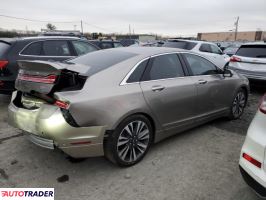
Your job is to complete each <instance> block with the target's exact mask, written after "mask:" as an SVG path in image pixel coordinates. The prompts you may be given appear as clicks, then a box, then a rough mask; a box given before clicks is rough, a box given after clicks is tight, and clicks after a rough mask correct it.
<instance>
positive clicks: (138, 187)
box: [0, 88, 265, 200]
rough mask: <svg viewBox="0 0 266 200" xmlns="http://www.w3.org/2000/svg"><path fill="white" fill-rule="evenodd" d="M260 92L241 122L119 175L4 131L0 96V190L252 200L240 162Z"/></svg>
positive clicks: (168, 143)
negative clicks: (36, 188)
mask: <svg viewBox="0 0 266 200" xmlns="http://www.w3.org/2000/svg"><path fill="white" fill-rule="evenodd" d="M263 90H265V89H259V88H253V89H252V92H251V95H250V99H249V103H248V107H247V109H246V111H245V114H244V115H243V116H242V118H241V119H239V120H235V121H227V120H226V119H219V120H216V121H214V122H211V123H208V124H206V125H203V126H201V127H198V128H195V129H193V130H190V131H186V132H184V133H182V134H179V135H177V136H174V137H171V138H170V139H167V140H165V141H163V142H161V143H159V144H156V145H154V146H153V148H152V149H151V150H150V152H149V153H148V154H147V156H146V158H145V159H144V160H143V161H142V162H141V163H139V164H138V165H136V166H133V167H131V168H123V169H121V168H118V167H116V166H114V165H112V164H111V163H109V162H108V161H106V160H105V159H104V158H90V159H86V160H82V161H79V162H74V161H73V160H69V159H67V158H66V156H65V155H64V154H62V153H61V152H59V151H49V150H46V149H42V148H39V147H37V146H35V145H33V144H31V143H30V142H28V141H27V140H26V139H25V138H24V137H23V136H22V135H21V133H20V131H18V130H16V129H14V128H11V127H9V126H8V125H7V123H6V121H7V105H8V101H9V97H7V96H0V187H54V188H55V193H56V199H62V200H68V199H69V200H70V199H71V200H72V199H75V200H79V199H98V200H100V199H107V200H109V199H110V200H111V199H112V200H113V199H114V200H118V199H121V200H126V199H137V200H142V199H153V200H161V199H165V200H179V199H180V200H192V199H193V200H194V199H197V200H201V199H204V200H205V199H210V200H216V199H221V200H227V199H231V200H238V199H239V200H256V199H258V198H257V197H256V195H255V194H254V193H253V191H251V189H250V188H249V187H248V186H247V185H246V184H245V183H244V181H243V180H242V177H241V175H240V173H239V169H238V159H239V152H240V149H241V146H242V144H243V142H244V139H245V135H246V131H247V128H248V126H249V123H250V122H251V120H252V118H253V116H254V114H255V112H256V109H257V106H258V102H259V98H260V97H261V96H262V94H263ZM64 175H65V176H64Z"/></svg>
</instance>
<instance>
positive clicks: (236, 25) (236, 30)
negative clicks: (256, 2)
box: [235, 17, 239, 41]
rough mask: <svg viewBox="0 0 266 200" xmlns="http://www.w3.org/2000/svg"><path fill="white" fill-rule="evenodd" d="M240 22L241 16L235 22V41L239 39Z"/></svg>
mask: <svg viewBox="0 0 266 200" xmlns="http://www.w3.org/2000/svg"><path fill="white" fill-rule="evenodd" d="M238 22H239V17H237V19H236V22H235V27H236V28H235V41H236V40H237V32H238Z"/></svg>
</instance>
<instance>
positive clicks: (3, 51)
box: [0, 42, 10, 56]
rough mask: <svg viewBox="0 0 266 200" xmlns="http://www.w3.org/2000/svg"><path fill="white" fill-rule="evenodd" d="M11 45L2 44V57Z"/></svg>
mask: <svg viewBox="0 0 266 200" xmlns="http://www.w3.org/2000/svg"><path fill="white" fill-rule="evenodd" d="M9 47H10V45H9V44H7V43H4V42H0V56H3V55H4V54H5V53H6V51H7V50H8V49H9Z"/></svg>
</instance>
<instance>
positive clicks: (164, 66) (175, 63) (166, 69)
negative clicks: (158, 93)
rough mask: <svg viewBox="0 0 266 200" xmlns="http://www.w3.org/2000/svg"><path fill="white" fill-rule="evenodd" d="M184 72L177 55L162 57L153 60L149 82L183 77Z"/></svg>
mask: <svg viewBox="0 0 266 200" xmlns="http://www.w3.org/2000/svg"><path fill="white" fill-rule="evenodd" d="M183 76H184V71H183V68H182V65H181V62H180V60H179V58H178V56H177V54H167V55H161V56H157V57H155V58H153V62H152V66H151V69H150V71H149V73H148V77H147V78H146V79H148V80H158V79H167V78H176V77H183Z"/></svg>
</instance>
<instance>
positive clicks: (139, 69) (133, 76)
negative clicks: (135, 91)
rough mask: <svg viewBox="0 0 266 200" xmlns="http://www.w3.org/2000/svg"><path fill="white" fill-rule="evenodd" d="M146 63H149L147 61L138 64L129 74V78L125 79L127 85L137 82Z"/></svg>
mask: <svg viewBox="0 0 266 200" xmlns="http://www.w3.org/2000/svg"><path fill="white" fill-rule="evenodd" d="M148 62H149V59H147V60H145V61H143V62H142V63H140V64H139V65H138V67H137V68H136V69H135V70H134V72H133V73H132V74H131V76H130V77H129V78H128V79H127V83H134V82H139V81H140V79H141V77H142V75H143V73H144V70H145V68H146V66H147V64H148Z"/></svg>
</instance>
